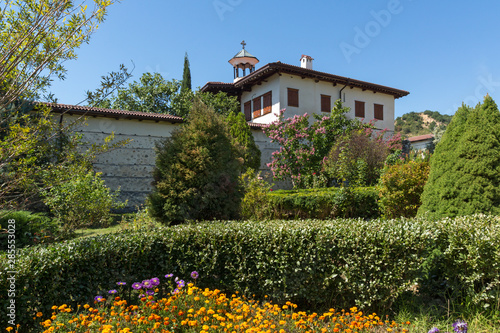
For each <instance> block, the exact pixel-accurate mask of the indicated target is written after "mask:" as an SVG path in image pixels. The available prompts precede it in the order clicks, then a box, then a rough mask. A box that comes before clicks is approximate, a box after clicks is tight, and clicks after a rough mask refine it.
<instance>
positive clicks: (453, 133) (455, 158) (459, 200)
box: [419, 96, 500, 217]
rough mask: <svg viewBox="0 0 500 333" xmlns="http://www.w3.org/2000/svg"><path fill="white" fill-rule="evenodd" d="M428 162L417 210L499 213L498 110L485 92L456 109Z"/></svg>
mask: <svg viewBox="0 0 500 333" xmlns="http://www.w3.org/2000/svg"><path fill="white" fill-rule="evenodd" d="M430 165H431V171H430V174H429V181H428V182H427V184H426V185H425V188H424V192H423V194H422V206H421V207H420V209H419V214H425V213H426V212H427V213H428V214H429V216H435V217H446V216H449V217H454V216H460V215H470V214H475V213H488V214H495V215H499V214H500V112H499V110H498V107H497V105H496V104H495V102H494V101H493V99H492V98H491V97H490V96H486V97H485V99H484V102H483V103H481V104H478V105H477V106H476V107H475V108H469V107H467V106H465V105H463V106H462V107H460V108H459V109H458V110H457V112H456V113H455V115H454V116H453V119H452V121H451V123H450V124H449V125H448V127H447V129H446V132H445V133H444V134H443V137H442V139H441V141H440V142H439V143H438V145H437V146H436V148H435V151H434V154H433V155H432V157H431V162H430Z"/></svg>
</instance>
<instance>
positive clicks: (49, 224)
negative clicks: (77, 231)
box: [0, 211, 59, 251]
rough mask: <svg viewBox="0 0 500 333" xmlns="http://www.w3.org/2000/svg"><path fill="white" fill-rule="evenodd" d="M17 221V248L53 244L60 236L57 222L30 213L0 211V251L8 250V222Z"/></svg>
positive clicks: (39, 214) (41, 215)
mask: <svg viewBox="0 0 500 333" xmlns="http://www.w3.org/2000/svg"><path fill="white" fill-rule="evenodd" d="M9 220H14V221H15V236H16V238H15V246H16V248H23V247H25V246H29V245H36V244H42V243H50V242H53V241H54V240H55V239H56V238H58V237H57V235H58V230H59V224H58V223H57V221H55V220H52V219H50V218H49V217H47V216H45V215H43V214H41V213H38V214H34V213H31V212H28V211H10V212H9V211H0V230H1V232H0V251H4V250H7V248H8V247H7V243H8V221H9Z"/></svg>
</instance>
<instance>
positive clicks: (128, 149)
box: [63, 115, 290, 211]
mask: <svg viewBox="0 0 500 333" xmlns="http://www.w3.org/2000/svg"><path fill="white" fill-rule="evenodd" d="M76 119H77V116H69V115H64V120H63V121H64V122H66V123H67V122H71V121H75V120H76ZM179 126H180V124H179V123H171V122H168V121H154V120H137V119H122V118H110V117H87V119H86V125H82V126H79V128H78V129H77V130H78V131H79V132H81V133H82V134H83V136H84V141H86V142H88V143H103V142H104V139H105V138H106V137H108V136H109V135H111V134H112V133H113V132H114V135H115V141H114V142H116V141H122V140H129V143H127V144H125V145H123V146H121V147H119V148H117V149H113V150H111V151H108V152H106V153H103V154H101V155H99V156H98V158H97V160H96V161H95V162H94V167H95V170H96V171H98V172H102V178H103V179H104V181H105V182H106V185H107V186H109V187H110V188H111V189H112V190H117V189H118V188H119V189H120V200H127V202H128V204H127V209H126V210H127V211H133V210H136V209H137V207H140V206H141V205H143V204H144V202H145V199H146V196H147V194H148V193H150V192H151V190H152V188H153V187H152V185H151V183H152V181H153V177H152V171H153V168H154V165H155V160H156V152H155V142H157V141H158V140H162V139H165V138H167V137H170V136H171V134H172V132H173V131H174V130H175V129H178V128H179ZM252 133H253V135H254V138H255V142H256V144H257V145H258V147H259V148H260V150H261V152H262V156H261V168H260V170H261V171H262V175H263V176H265V177H266V179H268V180H269V181H272V175H271V173H270V171H269V168H268V167H267V166H266V164H267V163H269V162H270V161H271V154H272V152H273V151H275V150H277V149H278V146H277V145H276V144H274V143H271V142H270V141H269V138H267V137H266V135H265V134H264V133H263V132H262V130H259V129H252ZM289 186H290V184H287V183H279V184H276V186H275V188H288V187H289Z"/></svg>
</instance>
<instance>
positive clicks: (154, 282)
mask: <svg viewBox="0 0 500 333" xmlns="http://www.w3.org/2000/svg"><path fill="white" fill-rule="evenodd" d="M149 281H151V285H152V286H157V285H159V284H160V279H158V278H157V277H155V278H152V279H151V280H149Z"/></svg>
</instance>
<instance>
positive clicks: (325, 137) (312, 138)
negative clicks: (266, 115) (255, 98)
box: [264, 100, 367, 188]
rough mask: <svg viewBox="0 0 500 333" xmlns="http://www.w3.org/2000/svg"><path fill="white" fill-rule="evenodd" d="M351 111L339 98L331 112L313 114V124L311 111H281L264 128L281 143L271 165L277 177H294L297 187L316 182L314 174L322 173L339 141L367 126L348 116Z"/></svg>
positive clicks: (265, 131) (273, 140)
mask: <svg viewBox="0 0 500 333" xmlns="http://www.w3.org/2000/svg"><path fill="white" fill-rule="evenodd" d="M348 111H349V108H344V107H343V106H342V103H341V102H340V100H338V101H337V102H336V103H335V106H334V108H333V109H332V112H331V114H330V115H328V116H322V115H317V114H313V117H314V120H315V121H314V122H313V123H312V124H310V122H309V115H308V114H307V113H306V114H304V115H302V116H299V115H295V116H293V117H291V118H285V109H283V110H281V111H280V113H279V115H278V117H279V118H278V120H276V121H275V122H273V123H271V124H269V125H267V126H266V127H265V128H264V133H265V134H266V135H267V136H268V137H269V138H270V139H271V142H277V143H279V145H280V146H281V147H280V149H279V150H278V151H275V152H274V153H273V154H272V161H271V163H268V164H267V165H268V166H269V167H270V168H271V171H272V172H273V177H274V179H276V180H285V179H288V178H291V180H292V183H293V185H294V187H295V188H306V187H309V186H310V184H312V183H314V182H315V179H314V177H315V176H316V175H319V174H320V173H321V170H322V164H323V160H324V157H325V156H326V155H327V154H328V152H329V151H330V149H331V148H332V147H333V145H334V144H335V142H336V140H337V139H338V138H339V137H341V136H342V135H344V133H346V132H351V131H352V130H354V129H362V128H365V126H367V125H363V124H362V123H361V122H360V121H359V120H357V119H347V117H346V116H345V113H347V112H348ZM316 183H318V182H317V179H316ZM308 185H309V186H308Z"/></svg>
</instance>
